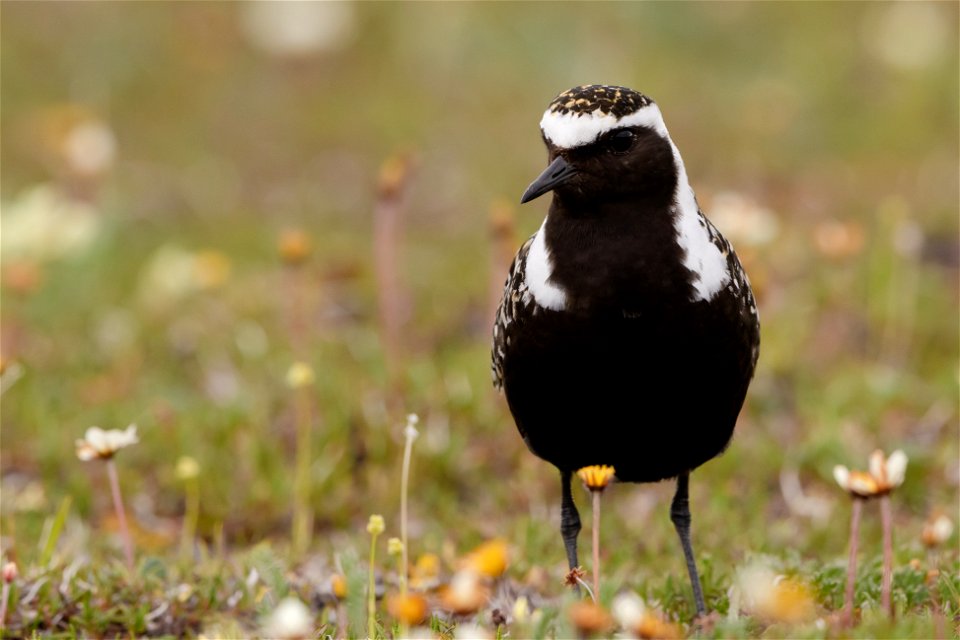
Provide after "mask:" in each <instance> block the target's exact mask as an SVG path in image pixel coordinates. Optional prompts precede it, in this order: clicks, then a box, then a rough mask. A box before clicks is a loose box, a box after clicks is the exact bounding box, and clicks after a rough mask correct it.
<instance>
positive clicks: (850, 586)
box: [843, 498, 863, 625]
mask: <svg viewBox="0 0 960 640" xmlns="http://www.w3.org/2000/svg"><path fill="white" fill-rule="evenodd" d="M862 510H863V500H862V499H860V498H854V499H853V510H852V512H851V514H850V560H849V562H848V563H847V592H846V597H845V601H846V602H845V605H844V612H843V618H844V621H845V622H846V623H847V624H850V625H852V624H853V597H854V587H855V586H856V581H857V544H858V540H859V538H860V513H861V511H862Z"/></svg>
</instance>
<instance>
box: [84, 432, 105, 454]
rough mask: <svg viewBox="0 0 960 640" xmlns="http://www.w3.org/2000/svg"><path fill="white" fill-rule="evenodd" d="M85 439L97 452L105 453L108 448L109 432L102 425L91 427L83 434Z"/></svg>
mask: <svg viewBox="0 0 960 640" xmlns="http://www.w3.org/2000/svg"><path fill="white" fill-rule="evenodd" d="M83 439H84V440H86V442H87V445H88V446H90V447H91V448H93V449H94V450H95V451H96V452H97V453H103V452H105V451H106V450H107V432H106V431H104V430H103V429H101V428H100V427H90V428H89V429H87V432H86V433H85V434H83Z"/></svg>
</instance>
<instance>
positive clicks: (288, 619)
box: [263, 597, 313, 638]
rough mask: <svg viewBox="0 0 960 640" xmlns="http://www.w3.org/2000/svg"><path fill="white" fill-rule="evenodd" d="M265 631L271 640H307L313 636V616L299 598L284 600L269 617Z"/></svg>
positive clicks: (265, 623) (265, 624) (264, 626)
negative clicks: (276, 639)
mask: <svg viewBox="0 0 960 640" xmlns="http://www.w3.org/2000/svg"><path fill="white" fill-rule="evenodd" d="M263 631H264V633H265V634H266V635H267V637H271V638H306V637H308V636H310V635H312V634H313V615H312V614H311V613H310V609H308V608H307V605H305V604H303V602H301V601H300V600H299V599H297V598H292V597H288V598H284V599H283V600H281V601H280V604H278V605H277V608H276V609H274V610H273V612H272V613H271V614H270V615H269V616H267V618H266V620H265V621H264V625H263Z"/></svg>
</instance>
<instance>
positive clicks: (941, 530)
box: [931, 515, 953, 544]
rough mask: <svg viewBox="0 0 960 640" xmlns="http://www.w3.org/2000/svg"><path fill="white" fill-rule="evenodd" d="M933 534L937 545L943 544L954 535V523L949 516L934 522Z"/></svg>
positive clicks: (940, 517)
mask: <svg viewBox="0 0 960 640" xmlns="http://www.w3.org/2000/svg"><path fill="white" fill-rule="evenodd" d="M931 533H932V535H933V538H934V540H935V541H936V542H937V544H943V543H944V542H946V541H947V540H949V539H950V536H952V535H953V521H952V520H951V519H950V518H948V517H947V516H944V515H941V516H937V519H936V520H934V521H933V526H932V527H931Z"/></svg>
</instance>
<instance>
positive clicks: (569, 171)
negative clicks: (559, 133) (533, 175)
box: [520, 156, 577, 204]
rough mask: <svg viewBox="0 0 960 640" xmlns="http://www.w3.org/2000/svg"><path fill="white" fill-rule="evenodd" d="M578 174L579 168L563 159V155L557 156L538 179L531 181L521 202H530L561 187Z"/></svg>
mask: <svg viewBox="0 0 960 640" xmlns="http://www.w3.org/2000/svg"><path fill="white" fill-rule="evenodd" d="M575 175H577V170H576V169H574V168H573V165H571V164H570V163H568V162H567V161H566V160H564V159H563V156H557V157H556V158H555V159H554V161H553V162H551V163H550V166H549V167H547V168H546V169H545V170H544V172H543V173H541V174H540V175H539V176H538V177H537V179H536V180H534V181H533V182H532V183H530V186H529V187H527V190H526V191H524V192H523V196H522V197H521V198H520V204H524V203H526V202H530V201H531V200H533V199H534V198H539V197H540V196H542V195H543V194H545V193H546V192H547V191H550V190H551V189H554V188H556V187H559V186H560V185H562V184H563V183H564V182H566V181H567V180H569V179H570V178H572V177H573V176H575Z"/></svg>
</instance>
